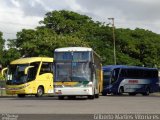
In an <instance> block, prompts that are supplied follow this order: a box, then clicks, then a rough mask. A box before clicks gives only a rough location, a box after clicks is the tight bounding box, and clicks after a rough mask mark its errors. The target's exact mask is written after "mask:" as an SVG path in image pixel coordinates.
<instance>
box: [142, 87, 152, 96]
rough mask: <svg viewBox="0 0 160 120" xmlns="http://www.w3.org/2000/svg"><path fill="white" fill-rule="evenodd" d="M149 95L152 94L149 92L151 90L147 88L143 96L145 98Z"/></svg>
mask: <svg viewBox="0 0 160 120" xmlns="http://www.w3.org/2000/svg"><path fill="white" fill-rule="evenodd" d="M149 93H150V90H149V88H148V87H147V88H146V90H145V92H144V93H142V95H143V96H148V95H149Z"/></svg>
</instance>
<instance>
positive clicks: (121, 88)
mask: <svg viewBox="0 0 160 120" xmlns="http://www.w3.org/2000/svg"><path fill="white" fill-rule="evenodd" d="M123 92H124V89H123V87H120V89H119V95H123Z"/></svg>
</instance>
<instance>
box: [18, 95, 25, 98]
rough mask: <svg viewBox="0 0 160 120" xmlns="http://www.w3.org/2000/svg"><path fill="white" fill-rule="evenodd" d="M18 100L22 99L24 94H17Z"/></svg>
mask: <svg viewBox="0 0 160 120" xmlns="http://www.w3.org/2000/svg"><path fill="white" fill-rule="evenodd" d="M17 96H18V97H19V98H24V97H25V96H26V95H25V94H18V95H17Z"/></svg>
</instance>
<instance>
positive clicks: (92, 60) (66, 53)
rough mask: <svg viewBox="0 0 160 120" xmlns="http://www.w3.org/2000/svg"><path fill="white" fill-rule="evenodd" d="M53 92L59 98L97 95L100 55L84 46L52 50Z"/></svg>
mask: <svg viewBox="0 0 160 120" xmlns="http://www.w3.org/2000/svg"><path fill="white" fill-rule="evenodd" d="M54 59H55V61H54V67H55V68H54V74H55V75H54V76H55V77H54V87H55V88H54V92H55V95H57V96H58V98H59V99H64V97H65V96H67V97H68V98H75V97H76V96H88V98H89V99H94V98H98V97H99V93H100V92H102V87H103V85H102V84H103V83H102V65H101V60H100V57H99V56H98V55H97V54H96V53H95V52H94V51H93V50H92V49H91V48H86V47H66V48H58V49H55V52H54Z"/></svg>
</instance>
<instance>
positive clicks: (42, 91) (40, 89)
mask: <svg viewBox="0 0 160 120" xmlns="http://www.w3.org/2000/svg"><path fill="white" fill-rule="evenodd" d="M43 94H44V88H43V87H42V86H39V87H38V89H37V94H36V95H35V96H36V97H42V96H43Z"/></svg>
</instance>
